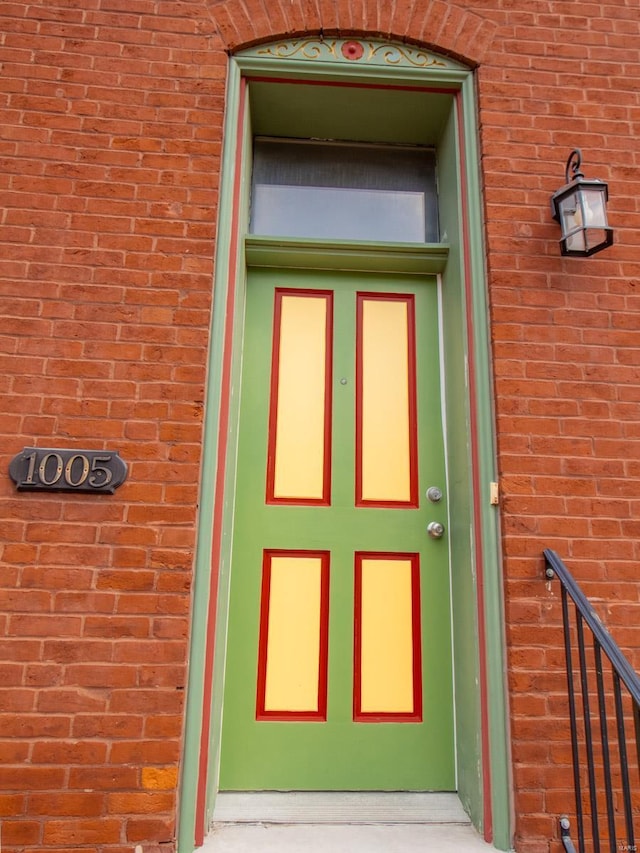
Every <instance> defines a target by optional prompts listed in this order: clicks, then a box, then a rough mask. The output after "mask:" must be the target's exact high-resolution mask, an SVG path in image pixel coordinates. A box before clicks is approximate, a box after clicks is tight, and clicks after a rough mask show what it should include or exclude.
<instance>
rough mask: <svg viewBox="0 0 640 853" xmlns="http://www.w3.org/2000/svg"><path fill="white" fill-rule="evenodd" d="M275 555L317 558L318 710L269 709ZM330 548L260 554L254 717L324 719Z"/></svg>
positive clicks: (327, 656) (268, 551)
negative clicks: (272, 584) (272, 579)
mask: <svg viewBox="0 0 640 853" xmlns="http://www.w3.org/2000/svg"><path fill="white" fill-rule="evenodd" d="M274 557H317V558H318V559H319V560H320V626H319V630H320V644H319V661H318V709H317V710H316V711H271V710H270V711H268V710H267V709H266V708H265V700H266V689H267V655H268V640H269V605H270V595H271V562H272V560H273V558H274ZM329 562H330V556H329V551H282V550H271V549H267V550H265V551H264V553H263V557H262V591H261V598H260V635H259V640H258V678H257V689H256V720H284V721H287V720H288V721H293V720H302V721H304V720H309V721H310V720H316V721H318V722H324V721H326V719H327V673H328V664H329Z"/></svg>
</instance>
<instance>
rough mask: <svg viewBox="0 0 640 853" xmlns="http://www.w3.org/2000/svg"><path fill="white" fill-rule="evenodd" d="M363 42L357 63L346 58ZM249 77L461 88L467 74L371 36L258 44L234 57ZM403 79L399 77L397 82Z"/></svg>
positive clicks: (434, 56) (436, 57)
mask: <svg viewBox="0 0 640 853" xmlns="http://www.w3.org/2000/svg"><path fill="white" fill-rule="evenodd" d="M354 43H355V44H360V45H361V46H362V47H363V53H362V55H361V56H360V57H358V58H357V59H356V58H354V57H353V55H351V56H345V54H344V53H343V51H342V49H343V47H345V46H346V45H349V44H351V45H352V44H354ZM235 59H236V60H237V62H238V64H239V65H240V67H241V68H242V70H243V72H244V73H246V74H249V73H256V72H265V71H268V72H269V76H270V77H281V78H283V79H284V78H287V77H292V76H295V77H296V78H298V79H306V80H313V79H324V80H332V81H334V82H335V81H338V80H351V81H353V78H354V77H361V78H362V79H363V81H366V82H369V83H370V82H372V81H373V80H379V79H385V80H390V81H393V82H394V83H396V84H397V85H399V86H402V85H404V86H406V85H408V84H411V83H414V84H416V85H418V86H425V85H426V84H427V80H428V83H429V84H430V85H434V84H435V83H449V84H454V85H455V84H458V85H460V84H462V83H463V82H464V81H465V79H466V78H467V77H468V75H469V73H470V72H469V70H468V69H467V68H466V67H465V66H464V65H461V64H460V63H458V62H455V61H454V60H452V59H448V58H445V57H443V56H441V55H440V54H436V53H434V52H432V51H428V50H425V49H420V48H417V47H415V46H412V45H408V44H399V43H397V42H381V41H377V40H374V39H368V38H358V37H355V38H352V39H318V38H317V37H311V38H309V39H295V40H293V41H290V42H275V43H273V44H271V45H258V46H257V47H254V48H249V49H248V50H244V51H242V53H238V54H236V56H235ZM399 77H400V78H401V79H398V78H399Z"/></svg>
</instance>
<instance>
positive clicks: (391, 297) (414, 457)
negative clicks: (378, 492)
mask: <svg viewBox="0 0 640 853" xmlns="http://www.w3.org/2000/svg"><path fill="white" fill-rule="evenodd" d="M369 299H371V300H384V301H388V302H405V303H406V305H407V359H408V371H407V382H408V389H407V391H408V406H409V500H406V501H395V500H378V499H376V500H371V499H369V498H363V497H362V464H363V447H362V444H363V441H362V435H363V427H364V424H363V414H362V397H363V369H364V364H363V353H362V345H363V323H362V315H363V303H364V302H365V301H367V300H369ZM355 444H356V476H355V483H356V496H355V504H356V506H361V507H383V508H384V507H387V508H390V509H392V508H398V507H407V508H414V507H417V506H418V505H419V502H420V499H419V484H418V401H417V367H416V322H415V298H414V296H413V294H409V293H408V294H402V293H357V294H356V442H355Z"/></svg>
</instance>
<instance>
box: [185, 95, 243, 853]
mask: <svg viewBox="0 0 640 853" xmlns="http://www.w3.org/2000/svg"><path fill="white" fill-rule="evenodd" d="M246 91H247V87H246V81H245V80H244V79H241V80H240V93H239V102H238V120H237V139H238V145H237V148H236V159H235V183H234V186H233V202H232V213H231V229H230V231H231V239H230V243H229V276H228V291H227V304H226V315H225V328H224V352H223V357H222V377H221V391H220V422H219V430H218V453H217V457H216V480H215V498H214V506H213V540H212V543H211V577H210V581H209V605H208V609H207V635H206V641H205V652H204V674H203V693H202V696H203V700H202V702H203V704H202V728H201V730H200V756H199V763H198V783H197V788H196V806H195V821H194V836H195V839H194V840H195V846H196V847H201V846H202V844H203V842H204V835H205V832H206V830H207V827H206V803H207V777H208V768H209V740H210V736H211V694H212V692H213V661H214V655H215V627H216V611H217V604H218V597H217V592H218V578H219V571H220V553H221V547H222V529H223V515H224V480H225V474H226V457H227V444H228V437H229V405H230V390H231V354H232V345H233V317H234V308H235V287H236V277H237V268H238V239H239V215H240V186H241V182H240V179H241V170H242V169H241V167H242V154H243V150H242V149H243V146H242V143H241V140H242V138H243V133H244V113H245V100H246Z"/></svg>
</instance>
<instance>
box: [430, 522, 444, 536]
mask: <svg viewBox="0 0 640 853" xmlns="http://www.w3.org/2000/svg"><path fill="white" fill-rule="evenodd" d="M427 533H428V534H429V536H430V537H431V538H432V539H442V534H443V533H444V524H440V522H439V521H430V522H429V524H428V525H427Z"/></svg>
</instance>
